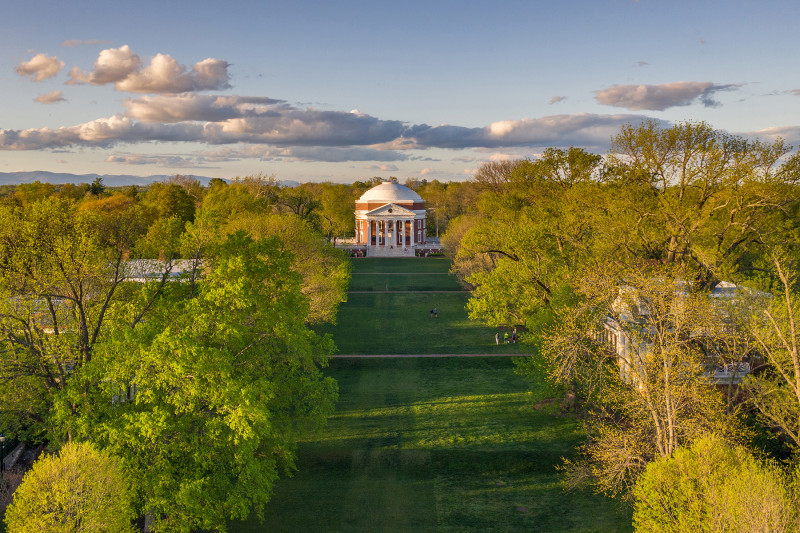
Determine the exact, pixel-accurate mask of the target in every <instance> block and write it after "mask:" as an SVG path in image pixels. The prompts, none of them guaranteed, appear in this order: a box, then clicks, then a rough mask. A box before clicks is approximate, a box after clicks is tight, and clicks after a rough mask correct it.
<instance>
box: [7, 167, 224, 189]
mask: <svg viewBox="0 0 800 533" xmlns="http://www.w3.org/2000/svg"><path fill="white" fill-rule="evenodd" d="M172 176H174V174H169V175H167V174H163V175H153V176H133V175H129V174H70V173H68V172H48V171H46V170H32V171H28V172H0V185H19V184H20V183H33V182H34V181H41V182H42V183H52V184H53V185H61V184H64V183H75V184H79V183H92V182H93V181H94V180H95V179H97V178H102V179H103V185H105V186H107V187H122V186H124V185H150V184H151V183H155V182H159V181H164V180H165V179H168V178H170V177H172ZM187 176H191V177H192V178H195V179H196V180H197V181H199V182H200V183H202V184H203V185H208V182H209V181H211V178H209V177H206V176H194V175H190V174H187Z"/></svg>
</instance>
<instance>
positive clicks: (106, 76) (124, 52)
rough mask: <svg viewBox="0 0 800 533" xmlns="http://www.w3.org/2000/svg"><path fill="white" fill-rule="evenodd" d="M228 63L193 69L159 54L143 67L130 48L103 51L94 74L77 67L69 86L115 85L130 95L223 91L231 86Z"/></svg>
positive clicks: (212, 61) (205, 62)
mask: <svg viewBox="0 0 800 533" xmlns="http://www.w3.org/2000/svg"><path fill="white" fill-rule="evenodd" d="M228 66H229V64H228V62H227V61H223V60H221V59H212V58H209V59H204V60H203V61H200V62H199V63H196V64H195V65H194V66H193V67H192V68H191V69H189V68H188V67H186V66H185V65H181V64H180V63H178V62H177V61H176V60H175V59H173V58H172V57H171V56H169V55H167V54H157V55H156V56H155V57H153V58H152V59H151V60H150V64H149V65H147V66H146V67H143V63H142V59H141V57H139V56H138V55H137V54H135V53H134V52H133V51H132V50H131V49H130V46H128V45H125V46H122V47H120V48H107V49H105V50H103V51H101V52H100V54H99V55H98V56H97V60H96V61H95V62H94V69H93V70H92V71H91V72H83V71H81V70H80V69H78V68H77V67H76V68H73V69H72V70H70V72H69V76H70V79H69V81H68V82H67V83H68V84H84V83H88V84H92V85H106V84H109V83H113V84H114V88H115V89H116V90H118V91H123V92H130V93H160V94H175V93H183V92H193V91H204V90H220V89H227V88H229V87H230V85H229V83H228V80H229V75H228Z"/></svg>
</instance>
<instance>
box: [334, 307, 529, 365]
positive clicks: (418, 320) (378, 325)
mask: <svg viewBox="0 0 800 533" xmlns="http://www.w3.org/2000/svg"><path fill="white" fill-rule="evenodd" d="M467 298H468V293H463V292H450V293H388V294H387V293H375V294H371V293H359V294H349V295H348V298H347V302H346V303H345V304H343V305H342V309H341V311H340V312H339V316H338V322H337V324H336V325H335V326H330V325H326V326H322V327H320V328H319V331H320V332H322V333H330V334H331V335H333V340H334V343H335V344H336V347H337V353H339V354H352V355H359V354H373V355H383V354H399V355H404V354H406V355H411V354H458V353H464V354H469V353H486V354H494V353H515V354H516V353H520V350H519V346H520V345H518V344H500V345H496V344H495V341H494V335H495V330H494V329H492V328H488V327H485V326H481V325H480V324H477V323H476V322H474V321H471V320H469V319H468V318H467V311H466V303H467ZM434 308H436V309H437V310H438V313H439V317H438V318H431V316H430V312H431V310H432V309H434Z"/></svg>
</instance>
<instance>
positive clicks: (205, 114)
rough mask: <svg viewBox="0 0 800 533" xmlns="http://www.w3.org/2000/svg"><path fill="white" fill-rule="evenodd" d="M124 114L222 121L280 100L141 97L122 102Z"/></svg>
mask: <svg viewBox="0 0 800 533" xmlns="http://www.w3.org/2000/svg"><path fill="white" fill-rule="evenodd" d="M122 103H123V105H124V106H125V107H126V108H127V109H128V111H127V112H126V113H125V116H127V117H130V118H135V119H137V120H141V121H143V122H184V121H204V122H222V121H225V120H229V119H233V118H241V117H247V116H258V115H259V114H264V113H268V112H270V110H271V109H273V106H275V105H276V104H282V103H283V101H281V100H275V99H272V98H266V97H243V96H209V95H200V94H181V95H158V96H143V97H141V98H135V99H129V100H125V101H123V102H122Z"/></svg>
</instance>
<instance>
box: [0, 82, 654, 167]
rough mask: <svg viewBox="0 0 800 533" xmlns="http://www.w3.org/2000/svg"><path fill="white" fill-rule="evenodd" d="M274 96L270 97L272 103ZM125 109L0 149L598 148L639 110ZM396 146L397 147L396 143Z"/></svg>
mask: <svg viewBox="0 0 800 533" xmlns="http://www.w3.org/2000/svg"><path fill="white" fill-rule="evenodd" d="M273 102H274V103H273ZM125 105H126V106H127V107H128V112H127V114H126V115H118V116H113V117H108V118H101V119H97V120H93V121H90V122H87V123H84V124H78V125H76V126H71V127H63V128H58V129H49V128H41V129H29V130H0V150H37V149H47V148H51V149H52V148H63V147H68V146H111V145H114V144H118V143H138V142H146V141H175V142H199V143H205V144H208V145H221V144H242V145H263V146H264V147H269V150H266V151H265V152H263V157H267V158H275V157H289V158H293V159H307V160H315V161H397V160H402V159H407V158H409V157H410V156H408V155H404V153H406V154H407V153H408V150H409V149H417V150H420V149H426V148H449V149H462V148H478V149H493V148H500V147H503V148H505V149H506V151H509V150H511V151H514V150H515V149H519V148H520V147H546V146H572V145H578V146H585V147H587V148H590V149H594V148H598V149H604V148H605V147H607V146H608V144H609V140H610V138H611V137H612V136H613V135H615V134H616V133H618V132H619V129H620V127H621V126H622V125H624V124H630V123H633V124H636V123H639V122H641V121H642V120H643V118H644V117H643V116H641V115H592V114H586V113H581V114H575V115H553V116H548V117H542V118H537V119H521V120H506V121H501V122H495V123H492V124H490V125H488V126H486V127H483V128H464V127H460V126H451V125H441V126H428V125H426V124H419V125H407V124H405V123H403V122H400V121H396V120H381V119H379V118H376V117H372V116H370V115H365V114H363V113H348V112H340V111H319V110H317V109H299V108H295V107H293V106H290V105H288V104H285V103H280V102H279V101H276V100H272V99H268V98H251V97H236V96H230V97H213V96H199V95H181V96H174V97H172V96H170V97H166V96H158V97H144V98H139V99H135V100H129V101H127V102H126V104H125ZM401 148H402V150H401Z"/></svg>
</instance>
